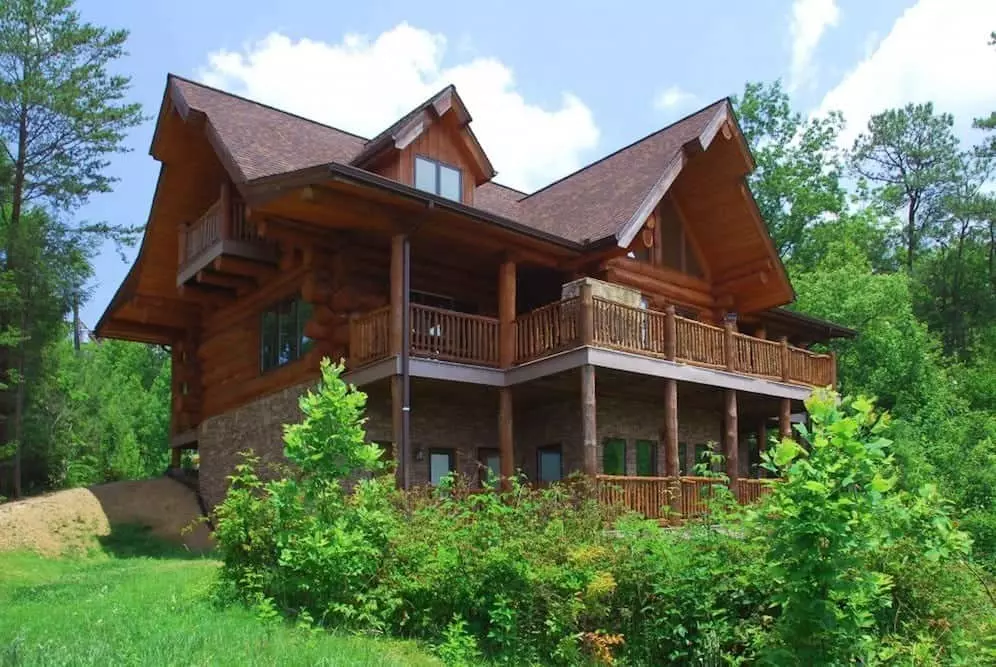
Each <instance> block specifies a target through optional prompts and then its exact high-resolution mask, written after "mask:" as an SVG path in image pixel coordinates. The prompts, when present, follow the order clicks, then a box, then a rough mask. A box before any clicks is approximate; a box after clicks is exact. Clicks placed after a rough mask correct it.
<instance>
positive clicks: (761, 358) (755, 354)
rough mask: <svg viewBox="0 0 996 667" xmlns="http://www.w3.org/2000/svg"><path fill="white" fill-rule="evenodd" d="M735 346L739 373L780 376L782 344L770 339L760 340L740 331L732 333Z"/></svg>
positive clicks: (736, 366)
mask: <svg viewBox="0 0 996 667" xmlns="http://www.w3.org/2000/svg"><path fill="white" fill-rule="evenodd" d="M733 340H734V344H735V348H736V354H737V360H736V365H735V366H734V368H736V369H737V370H738V371H740V372H741V373H747V374H749V375H759V376H761V377H770V378H780V377H781V376H782V362H781V359H782V346H781V344H780V343H778V342H776V341H771V340H762V339H760V338H755V337H753V336H748V335H746V334H742V333H735V334H733Z"/></svg>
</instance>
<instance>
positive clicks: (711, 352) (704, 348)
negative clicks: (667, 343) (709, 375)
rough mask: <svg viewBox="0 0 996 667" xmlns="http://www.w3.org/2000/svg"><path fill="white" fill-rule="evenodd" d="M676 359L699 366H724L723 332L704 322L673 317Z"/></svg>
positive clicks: (724, 346)
mask: <svg viewBox="0 0 996 667" xmlns="http://www.w3.org/2000/svg"><path fill="white" fill-rule="evenodd" d="M675 321H676V326H675V332H676V334H677V336H676V341H675V347H676V350H677V358H678V359H681V360H682V361H690V362H692V363H694V364H698V365H700V366H713V367H716V368H720V367H724V366H726V351H725V350H726V345H725V342H724V335H725V332H724V330H723V329H721V328H720V327H714V326H713V325H711V324H706V323H705V322H698V321H696V320H690V319H688V318H685V317H677V316H676V317H675Z"/></svg>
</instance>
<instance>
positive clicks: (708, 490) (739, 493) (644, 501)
mask: <svg viewBox="0 0 996 667" xmlns="http://www.w3.org/2000/svg"><path fill="white" fill-rule="evenodd" d="M775 482H776V480H769V479H739V480H737V481H736V485H735V489H736V491H735V497H736V498H737V500H738V501H739V502H740V503H742V504H744V505H748V504H751V503H755V502H757V501H759V500H760V499H761V498H762V497H764V496H765V495H767V494H768V493H771V488H772V487H771V485H772V484H774V483H775ZM595 483H596V489H597V494H598V499H599V501H600V502H603V503H605V504H607V505H616V506H620V507H624V508H626V509H629V510H632V511H634V512H639V513H640V514H642V515H643V516H645V517H647V518H648V519H665V518H669V517H674V516H677V517H683V518H689V517H695V516H701V515H703V514H705V513H707V512H708V510H709V503H710V501H711V500H712V499H713V498H714V497H715V494H716V492H715V489H716V487H718V486H723V485H724V482H722V481H721V480H718V479H714V478H712V477H634V476H626V475H597V476H596V477H595Z"/></svg>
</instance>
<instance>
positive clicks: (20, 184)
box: [7, 106, 28, 498]
mask: <svg viewBox="0 0 996 667" xmlns="http://www.w3.org/2000/svg"><path fill="white" fill-rule="evenodd" d="M27 149H28V109H27V107H26V106H22V107H21V113H20V117H19V119H18V127H17V159H16V160H15V161H14V182H13V192H12V197H11V203H10V226H9V228H8V230H7V270H8V271H10V272H11V273H12V274H13V276H14V284H15V285H16V286H17V290H18V293H19V294H18V296H21V297H23V294H20V292H21V291H22V289H23V287H24V282H23V281H22V280H20V279H19V278H18V271H20V270H21V267H20V266H19V262H18V253H19V252H20V235H21V234H20V232H21V210H22V209H23V207H24V168H25V160H26V154H27ZM17 303H18V305H17V309H18V311H17V312H18V314H17V317H16V318H15V319H16V320H17V322H18V341H17V348H16V350H15V362H14V367H15V369H16V372H17V387H16V388H15V389H14V419H13V422H14V423H13V425H12V428H11V430H12V431H13V438H12V439H13V441H14V470H13V476H14V480H13V489H14V497H15V498H20V497H21V450H22V443H21V438H22V436H23V433H24V428H23V427H24V424H23V422H24V365H25V364H24V355H25V349H24V342H25V341H24V335H25V326H26V324H27V312H26V311H25V307H26V306H25V303H24V299H23V298H19V299H18V302H17ZM8 391H9V390H8Z"/></svg>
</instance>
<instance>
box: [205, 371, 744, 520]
mask: <svg viewBox="0 0 996 667" xmlns="http://www.w3.org/2000/svg"><path fill="white" fill-rule="evenodd" d="M309 386H311V383H305V384H302V385H297V386H295V387H291V388H288V389H285V390H283V391H280V392H277V393H274V394H271V395H269V396H265V397H263V398H260V399H258V400H256V401H254V402H252V403H249V404H247V405H244V406H242V407H240V408H237V409H235V410H232V411H230V412H227V413H224V414H222V415H218V416H216V417H212V418H210V419H207V420H205V421H204V423H202V424H201V426H200V433H199V438H200V441H199V449H200V460H201V468H200V485H201V494H202V495H203V497H204V500H205V502H206V503H207V505H208V507H214V506H215V505H217V504H218V503H219V502H221V500H222V499H223V498H224V495H225V489H226V484H227V482H226V478H227V476H228V475H230V474H231V473H232V471H233V469H234V467H235V465H236V464H237V463H238V461H239V457H238V453H239V452H241V451H243V450H246V449H252V450H254V451H255V452H256V454H257V455H259V456H260V457H261V458H262V460H263V462H264V463H265V464H270V465H272V464H279V463H280V462H281V461H282V460H283V453H282V452H283V442H282V436H283V424H285V423H291V422H294V421H297V420H299V419H300V418H301V414H300V411H299V410H298V405H297V404H298V398H299V397H300V396H301V394H302V393H303V392H304V391H305V390H306V389H307V388H308V387H309ZM364 391H366V393H367V397H368V398H367V424H366V428H367V437H368V438H369V439H370V440H371V441H375V442H380V443H384V444H386V445H389V443H391V441H392V434H391V393H390V384H389V383H388V382H386V381H385V382H379V383H377V384H375V385H371V386H368V387H364ZM597 410H598V412H597V417H596V418H597V429H598V442H599V452H598V461H599V465H601V460H602V452H601V447H602V443H604V441H605V440H606V439H607V438H624V439H626V441H627V448H626V458H627V460H626V472H627V474H635V473H636V447H635V441H636V440H641V439H642V440H652V441H654V442H656V443H658V449H657V467H658V470H657V473H658V474H663V471H664V470H663V468H664V450H663V444H662V443H661V441H660V431H661V427H662V424H663V405H662V404H661V403H660V402H653V401H645V402H644V401H639V400H635V399H633V398H620V397H617V396H606V395H598V396H597ZM514 411H515V412H514V423H513V426H514V438H515V440H514V446H515V466H516V469H518V470H522V471H523V472H524V473H525V474H526V476H527V477H529V478H531V479H533V478H535V476H536V463H537V457H536V450H537V448H538V447H541V446H544V445H551V444H560V445H561V448H562V452H563V465H564V474H565V475H567V474H570V473H571V472H574V471H579V470H581V469H582V465H583V452H582V446H581V445H582V438H581V405H580V396H568V395H561V396H560V398H558V399H556V400H553V401H544V402H542V403H537V402H530V401H527V400H525V399H524V398H522V397H520V398H517V399H516V400H515V402H514ZM721 428H722V416H721V413H720V411H719V409H718V407H717V408H716V409H715V410H702V409H689V408H682V407H681V405H680V403H679V415H678V437H679V439H680V440H681V441H682V442H686V443H688V445H689V446H692V445H694V444H699V443H706V442H718V441H719V440H720V438H721ZM411 438H412V449H413V451H415V452H418V451H419V450H421V452H422V454H423V456H422V460H421V461H418V460H416V461H414V462H413V464H412V481H413V482H414V483H415V484H425V483H427V482H428V478H429V455H428V454H429V450H431V449H434V448H447V449H453V450H454V453H455V459H456V466H457V470H458V471H460V472H461V473H463V474H465V475H467V476H469V477H472V478H476V477H477V476H478V474H479V472H480V465H479V463H478V459H479V457H480V451H479V450H480V449H481V448H493V449H497V448H498V391H497V389H496V388H494V387H484V386H480V385H471V384H460V383H450V382H442V381H434V380H425V379H420V378H414V379H413V380H412V412H411ZM743 440H744V439H743V438H741V447H742V448H745V446H746V443H745V442H743ZM745 457H746V450H745V449H744V451H742V452H741V459H743V458H745Z"/></svg>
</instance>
